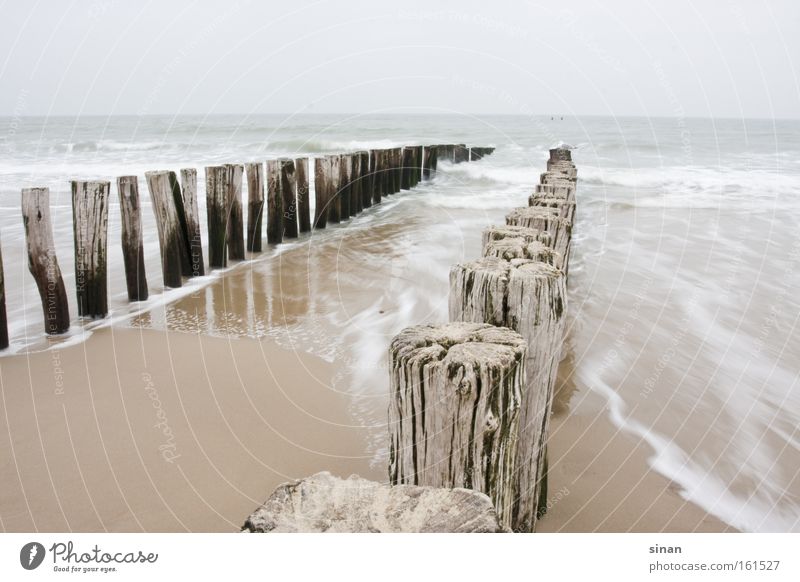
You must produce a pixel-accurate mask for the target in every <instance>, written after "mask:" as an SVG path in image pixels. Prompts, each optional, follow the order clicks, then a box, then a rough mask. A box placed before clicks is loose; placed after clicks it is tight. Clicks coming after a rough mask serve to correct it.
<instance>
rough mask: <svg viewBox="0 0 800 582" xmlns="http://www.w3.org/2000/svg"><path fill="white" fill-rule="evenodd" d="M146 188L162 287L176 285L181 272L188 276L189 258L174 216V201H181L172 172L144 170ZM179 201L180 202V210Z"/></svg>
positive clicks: (177, 285)
mask: <svg viewBox="0 0 800 582" xmlns="http://www.w3.org/2000/svg"><path fill="white" fill-rule="evenodd" d="M145 179H146V180H147V188H148V190H150V200H151V201H152V204H153V212H154V213H155V217H156V225H157V227H158V242H159V246H160V248H161V271H162V274H163V276H164V286H165V287H174V288H177V287H180V286H181V285H182V284H183V281H182V279H181V275H186V276H190V275H191V257H190V256H189V247H188V245H187V243H186V240H185V238H184V230H183V228H182V226H181V225H182V221H181V219H180V218H179V217H178V207H177V205H176V200H181V194H180V186H179V185H178V179H177V177H176V176H175V172H168V171H164V172H145ZM182 208H183V204H182V203H181V209H182Z"/></svg>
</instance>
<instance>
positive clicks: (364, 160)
mask: <svg viewBox="0 0 800 582" xmlns="http://www.w3.org/2000/svg"><path fill="white" fill-rule="evenodd" d="M358 155H359V158H360V162H359V164H360V170H361V180H360V182H361V208H362V209H363V208H369V207H370V206H372V174H371V169H370V165H369V158H370V152H367V151H362V152H359V153H358Z"/></svg>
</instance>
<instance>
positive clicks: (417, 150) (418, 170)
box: [414, 145, 424, 186]
mask: <svg viewBox="0 0 800 582" xmlns="http://www.w3.org/2000/svg"><path fill="white" fill-rule="evenodd" d="M423 153H424V148H423V146H421V145H418V146H414V186H417V185H418V184H419V183H420V182H422V156H423Z"/></svg>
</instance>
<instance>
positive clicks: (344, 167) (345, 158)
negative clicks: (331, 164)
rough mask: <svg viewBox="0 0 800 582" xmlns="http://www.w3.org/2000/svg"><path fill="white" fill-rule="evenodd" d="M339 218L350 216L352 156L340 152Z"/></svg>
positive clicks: (343, 218) (344, 218) (345, 218)
mask: <svg viewBox="0 0 800 582" xmlns="http://www.w3.org/2000/svg"><path fill="white" fill-rule="evenodd" d="M338 200H339V218H340V219H341V220H347V219H348V218H350V215H351V212H350V156H349V155H348V154H339V196H338Z"/></svg>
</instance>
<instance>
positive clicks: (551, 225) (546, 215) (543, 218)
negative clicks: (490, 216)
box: [506, 206, 572, 268]
mask: <svg viewBox="0 0 800 582" xmlns="http://www.w3.org/2000/svg"><path fill="white" fill-rule="evenodd" d="M559 214H560V211H559V210H558V209H557V208H545V207H541V206H526V207H523V208H515V209H513V210H512V211H511V212H509V213H508V214H507V215H506V224H508V225H512V226H527V227H529V228H533V229H538V230H544V231H546V232H548V233H549V234H550V236H551V240H552V247H553V249H554V250H555V251H556V252H557V253H558V254H560V255H561V256H562V257H563V260H564V266H565V268H566V266H567V264H568V261H569V249H570V239H571V237H572V223H571V222H570V221H569V220H568V219H566V218H563V217H561V216H559Z"/></svg>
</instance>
